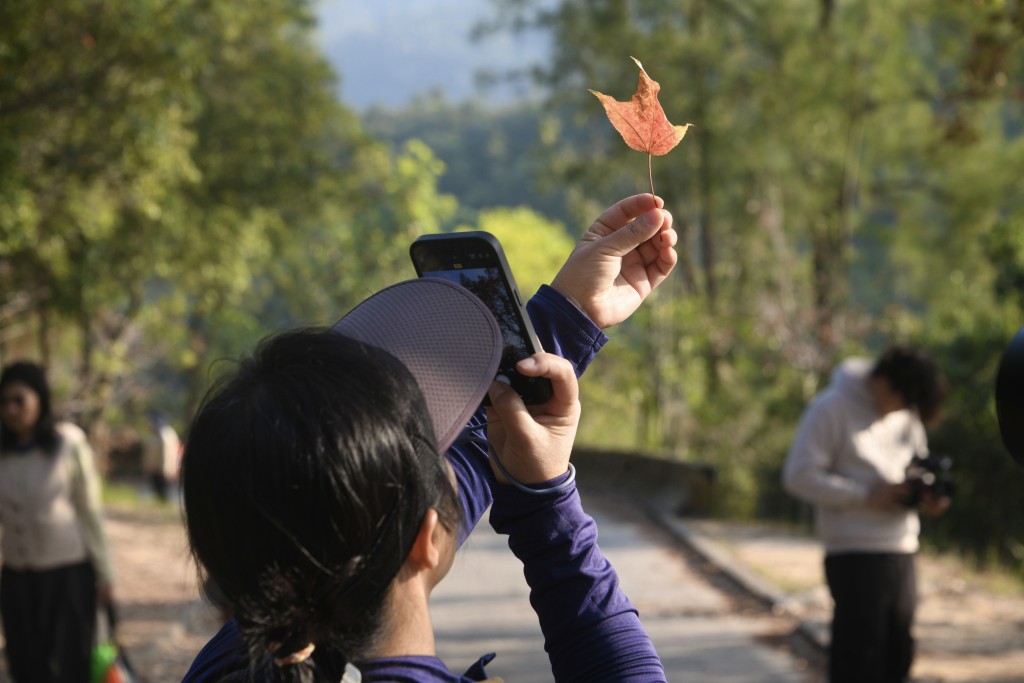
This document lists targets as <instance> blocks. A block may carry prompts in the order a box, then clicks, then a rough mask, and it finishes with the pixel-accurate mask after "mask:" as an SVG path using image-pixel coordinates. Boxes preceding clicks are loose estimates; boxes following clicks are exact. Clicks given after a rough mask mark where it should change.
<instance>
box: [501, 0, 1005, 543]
mask: <svg viewBox="0 0 1024 683" xmlns="http://www.w3.org/2000/svg"><path fill="white" fill-rule="evenodd" d="M494 5H495V7H496V10H497V11H496V15H497V16H498V19H497V20H496V23H495V25H493V26H491V27H490V28H491V29H492V30H495V29H496V28H501V29H502V30H504V29H508V28H516V27H518V28H525V29H528V30H543V31H547V32H549V34H550V36H551V44H552V45H553V46H554V47H553V49H554V55H553V56H552V58H551V59H550V60H549V62H548V63H546V64H543V65H538V66H537V68H536V70H535V73H536V75H537V78H538V80H539V82H540V83H541V84H543V85H544V86H546V87H547V89H548V92H549V93H550V98H549V102H548V105H547V106H548V107H551V108H559V109H564V110H567V111H571V112H575V118H574V119H573V121H574V123H575V124H576V126H577V128H578V129H579V131H581V134H582V131H589V133H588V134H589V142H588V144H583V145H581V144H578V143H577V142H576V141H573V143H572V144H567V145H564V146H559V145H554V146H552V148H550V150H549V152H550V156H549V158H550V160H551V161H550V166H551V167H552V168H553V169H555V170H556V171H557V172H558V173H560V175H561V177H562V178H564V179H565V182H567V183H571V184H572V185H574V186H579V185H584V186H586V187H587V188H588V196H589V197H595V196H616V195H617V194H618V193H619V188H621V187H623V185H625V184H627V183H629V182H634V183H635V182H636V180H637V179H641V178H642V179H644V180H645V178H644V176H645V175H646V174H644V173H643V171H642V169H641V168H639V164H638V163H636V160H635V158H631V157H630V155H629V154H627V152H626V151H624V149H622V146H621V145H620V144H618V140H616V139H615V138H614V135H613V134H609V131H608V129H607V126H606V125H601V124H603V121H602V116H603V113H602V112H601V110H600V108H599V107H596V106H594V102H593V101H592V100H591V99H590V98H588V96H587V92H586V89H587V87H591V86H593V84H595V83H596V84H605V83H615V82H627V81H628V80H629V78H630V77H631V73H630V63H629V60H628V59H626V57H627V56H629V55H634V56H635V57H636V58H638V59H640V60H641V61H642V62H643V63H644V64H645V65H646V66H648V67H649V68H651V69H652V70H656V73H657V74H658V80H659V82H660V83H661V85H662V91H661V102H662V105H663V106H664V108H665V109H666V110H667V111H671V112H673V113H674V115H675V116H677V117H679V118H682V119H684V120H687V121H690V122H692V123H693V124H694V128H693V129H692V130H691V131H690V134H689V135H688V136H687V140H686V142H685V144H684V145H682V146H681V147H680V151H677V152H676V153H675V155H674V156H673V157H670V158H669V161H668V162H667V163H662V164H659V165H656V167H655V170H654V173H655V186H656V187H658V188H659V193H660V194H662V195H663V196H664V197H665V199H666V202H667V205H668V207H669V208H670V209H671V210H672V211H673V213H674V215H675V218H676V226H677V229H679V231H680V235H681V248H682V254H681V264H680V268H679V271H680V272H679V273H678V274H677V276H676V281H675V283H674V285H673V286H674V289H671V290H668V291H665V292H661V296H659V298H658V300H657V301H656V302H655V303H656V306H655V307H654V308H652V309H650V310H648V311H646V312H645V314H644V315H642V316H638V318H637V319H636V320H635V321H633V322H634V324H633V327H632V329H631V330H630V331H629V333H628V335H629V342H628V351H627V352H626V353H625V354H624V355H628V354H633V358H632V359H631V360H629V361H627V362H624V363H623V364H622V366H621V367H620V368H616V369H615V370H614V371H613V370H611V369H608V368H607V367H605V368H604V370H605V371H607V373H608V374H609V375H610V376H608V377H606V378H605V379H606V380H607V381H608V382H609V384H608V386H607V390H608V391H609V392H614V393H617V394H619V396H620V398H618V399H616V400H614V401H613V402H614V405H615V409H616V410H619V411H620V413H621V414H622V415H623V416H629V417H628V419H625V420H623V422H624V423H627V424H634V425H649V428H648V429H646V430H643V431H642V432H640V433H638V434H636V437H637V438H639V439H640V441H639V442H638V444H637V445H640V446H642V447H645V448H649V449H654V450H661V451H664V452H666V453H668V454H673V455H674V456H675V457H686V458H690V459H695V460H703V461H709V462H712V463H713V464H716V465H718V466H719V471H720V473H722V474H723V481H722V482H721V483H722V489H723V493H724V495H723V496H722V498H721V499H720V501H721V504H722V506H723V509H726V510H731V511H733V512H737V513H743V514H754V513H757V512H764V511H774V512H776V513H779V512H782V511H784V510H791V509H792V506H791V505H789V504H787V503H786V500H787V498H786V496H784V495H783V494H782V493H781V492H780V491H779V489H778V484H777V482H778V470H779V467H780V465H781V462H782V458H783V457H784V455H785V452H786V449H787V447H788V444H789V439H790V437H791V436H792V433H793V430H794V428H795V425H796V421H797V418H798V416H799V413H800V411H801V409H802V408H803V406H804V405H805V404H806V401H807V400H808V399H809V398H810V397H811V396H812V395H813V394H814V393H815V392H816V391H817V390H818V389H819V388H820V387H821V384H822V381H823V379H824V378H825V377H826V376H827V373H828V372H829V370H830V369H831V367H832V366H833V365H834V364H835V363H836V362H837V361H838V360H839V359H840V358H841V357H843V356H845V355H848V354H864V355H872V354H874V353H876V352H878V351H879V350H880V349H881V348H882V347H883V346H884V345H885V344H887V343H890V342H907V341H910V342H918V343H922V344H925V345H926V346H928V347H929V348H931V349H932V351H933V352H934V353H935V354H936V355H937V356H938V357H939V358H940V360H941V362H942V364H943V367H944V368H945V369H946V371H947V373H948V375H949V376H950V378H951V380H952V381H951V385H952V387H953V396H952V399H951V402H950V403H951V405H950V406H949V410H948V414H949V415H948V419H947V420H946V422H945V424H944V426H943V427H942V428H941V429H939V430H937V431H936V432H935V433H934V434H933V435H932V442H933V447H934V448H935V449H936V450H947V451H949V452H951V453H953V454H954V455H955V457H956V460H957V466H958V470H957V478H958V480H959V481H962V482H963V483H962V486H961V494H960V495H959V496H958V500H957V501H956V503H955V507H954V512H953V513H952V514H950V515H948V517H947V518H946V519H945V520H943V521H942V522H941V523H938V524H936V525H934V526H933V527H931V528H932V531H933V538H935V539H936V540H941V539H943V538H945V539H946V540H947V541H948V540H949V539H956V542H957V543H958V544H959V545H961V547H965V548H967V549H969V550H970V551H971V552H973V553H974V554H975V555H976V556H978V557H982V556H985V555H986V553H988V554H994V555H1000V556H1002V557H1003V558H1006V557H1008V554H1009V553H1010V549H1011V548H1016V550H1014V551H1013V552H1017V553H1019V548H1020V547H1021V546H1020V539H1021V535H1022V533H1024V512H1022V511H1020V510H1019V509H1018V508H1019V506H1017V507H1013V508H1012V509H1011V507H1010V506H1011V505H1012V504H1010V503H999V502H998V501H1013V500H1017V499H1018V498H1019V497H1020V495H1021V494H1022V493H1024V477H1022V474H1021V473H1020V472H1015V471H1014V468H1013V465H1012V463H1011V461H1010V460H1009V459H1008V458H1007V457H1006V456H1005V454H1004V453H1002V449H1001V447H1000V445H999V443H998V435H997V433H996V430H995V424H994V415H993V408H992V399H991V394H992V379H993V377H994V372H995V363H996V362H997V360H998V353H999V351H1000V349H1001V347H1002V344H1004V343H1005V341H1006V340H1008V339H1009V338H1010V336H1011V334H1012V332H1013V331H1014V330H1015V329H1016V328H1017V327H1018V326H1019V325H1020V323H1021V320H1022V313H1024V311H1022V309H1021V295H1020V291H1021V290H1020V283H1021V280H1020V273H1021V270H1020V266H1021V254H1022V250H1021V240H1020V235H1021V234H1024V233H1022V231H1021V227H1024V226H1022V224H1021V221H1022V218H1024V213H1022V211H1021V208H1022V207H1021V199H1020V198H1021V196H1022V194H1021V192H1020V183H1021V181H1020V174H1019V172H1018V169H1020V168H1022V167H1024V166H1022V162H1024V158H1022V156H1021V155H1022V144H1024V141H1022V139H1021V134H1020V133H1021V130H1022V125H1021V124H1022V122H1024V116H1022V114H1024V112H1022V108H1021V105H1022V101H1024V97H1022V95H1021V93H1022V92H1024V78H1022V76H1024V74H1022V67H1024V63H1022V53H1021V37H1022V32H1024V11H1022V8H1021V6H1020V4H1019V3H1016V2H1002V1H999V0H986V1H984V2H974V3H954V4H946V5H935V4H934V3H927V2H924V1H923V0H899V1H897V2H891V3H886V4H885V5H884V6H883V5H877V4H872V3H834V2H822V3H819V4H813V3H806V2H796V1H795V0H793V1H790V0H787V1H784V2H774V1H773V2H767V1H764V2H761V1H758V0H754V1H752V2H745V3H731V2H718V1H716V0H597V1H595V2H583V1H582V0H561V1H560V2H556V3H554V5H552V4H551V3H539V2H529V1H527V2H523V1H521V0H517V1H515V2H512V1H506V0H494ZM597 371H598V372H601V371H602V369H600V368H599V369H597ZM652 379H655V380H656V381H652ZM652 387H653V391H652ZM609 407H610V408H611V407H612V406H611V405H610V406H609ZM600 436H601V438H602V439H605V438H614V437H610V436H609V435H607V434H601V435H600ZM983 491H984V492H985V493H982V492H983ZM979 528H984V529H988V530H991V533H989V532H988V531H986V532H985V533H979V532H978V531H977V530H978V529H979ZM972 529H973V531H971V530H972ZM1013 539H1016V540H1013ZM1019 560H1020V558H1018V561H1019Z"/></svg>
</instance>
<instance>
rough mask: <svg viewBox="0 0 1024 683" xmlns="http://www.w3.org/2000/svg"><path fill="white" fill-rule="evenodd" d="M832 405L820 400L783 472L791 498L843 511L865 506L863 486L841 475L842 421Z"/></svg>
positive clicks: (805, 419)
mask: <svg viewBox="0 0 1024 683" xmlns="http://www.w3.org/2000/svg"><path fill="white" fill-rule="evenodd" d="M830 406H831V404H830V403H829V402H828V401H822V400H820V399H819V400H816V401H814V402H813V403H812V404H811V405H810V407H808V409H807V411H806V412H805V413H804V416H803V417H802V418H801V420H800V425H799V427H797V432H796V437H795V438H794V440H793V445H792V446H791V447H790V449H789V454H788V455H787V456H786V462H785V464H784V466H783V469H782V483H783V485H784V486H785V488H786V490H787V491H789V492H790V493H791V494H793V495H794V496H796V497H797V498H800V499H801V500H804V501H806V502H808V503H812V504H814V505H821V506H827V507H842V506H845V505H853V504H859V503H863V502H864V500H865V499H866V498H867V497H868V493H869V490H868V488H867V486H865V485H864V484H863V483H861V482H859V481H856V480H854V479H851V478H849V477H844V476H842V475H840V474H837V473H836V472H835V471H834V470H835V468H834V464H833V463H834V460H835V457H836V454H837V452H838V451H839V450H840V449H841V448H842V447H843V445H842V443H841V440H842V438H843V437H842V434H841V428H840V425H839V421H838V420H837V419H836V415H834V411H833V410H831V409H830Z"/></svg>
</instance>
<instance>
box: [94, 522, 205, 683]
mask: <svg viewBox="0 0 1024 683" xmlns="http://www.w3.org/2000/svg"><path fill="white" fill-rule="evenodd" d="M107 534H108V535H109V537H110V544H111V547H112V549H113V553H114V565H115V567H116V571H117V575H118V580H117V585H116V588H115V590H116V597H117V601H118V604H119V606H120V620H121V624H120V627H119V639H120V642H121V644H122V645H123V647H124V648H125V650H126V651H127V653H128V655H129V657H130V659H131V662H132V664H133V665H134V666H135V668H136V669H137V670H138V673H139V674H140V675H141V676H142V677H143V679H144V680H145V681H146V682H147V683H165V682H166V683H170V682H171V681H174V682H177V681H180V680H181V679H182V677H183V676H184V675H185V672H186V671H187V670H188V667H189V665H190V664H191V662H192V659H193V657H195V655H196V653H197V652H199V650H200V649H201V648H202V647H203V645H205V644H206V641H207V640H209V639H210V637H211V636H212V635H213V634H214V633H215V632H216V630H217V628H218V624H217V622H216V619H215V615H214V614H213V613H212V611H211V610H210V609H209V608H208V607H207V606H206V605H204V604H203V602H202V601H201V600H200V598H199V592H198V590H197V588H196V573H195V567H194V565H193V563H192V558H191V557H190V556H189V554H188V550H187V547H186V542H185V534H184V531H183V529H182V525H181V518H180V516H179V515H178V513H177V511H176V510H174V509H173V508H169V507H168V508H150V507H132V508H129V507H112V508H109V509H108V510H107Z"/></svg>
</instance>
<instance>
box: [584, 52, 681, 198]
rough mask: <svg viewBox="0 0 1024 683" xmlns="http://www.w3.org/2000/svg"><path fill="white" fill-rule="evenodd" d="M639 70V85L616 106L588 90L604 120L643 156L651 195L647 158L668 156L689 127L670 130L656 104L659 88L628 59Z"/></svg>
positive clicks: (667, 122) (641, 66)
mask: <svg viewBox="0 0 1024 683" xmlns="http://www.w3.org/2000/svg"><path fill="white" fill-rule="evenodd" d="M630 59H632V60H633V61H634V62H636V65H637V66H638V67H640V82H639V83H637V86H636V92H635V93H634V94H633V97H632V98H630V100H629V102H619V101H617V100H616V99H615V98H613V97H610V96H608V95H605V94H603V93H599V92H597V91H596V90H591V91H590V92H592V93H594V95H596V96H597V99H599V100H601V104H603V105H604V111H605V113H606V114H608V120H610V121H611V122H612V125H613V126H615V130H617V131H619V134H620V135H622V139H623V140H625V141H626V144H627V145H629V146H630V147H632V148H633V149H635V150H637V151H638V152H647V173H648V175H649V176H650V179H651V194H654V174H653V173H652V171H651V156H652V155H655V154H657V155H658V156H661V155H663V154H668V153H669V152H670V151H671V150H672V148H673V147H675V146H676V145H678V144H679V141H680V140H682V139H683V136H684V135H686V131H687V129H688V128H689V127H690V124H689V123H687V124H686V125H683V126H673V125H672V124H671V123H669V121H668V117H667V116H665V110H664V109H662V108H661V103H659V102H658V92H659V91H660V90H661V86H660V85H658V82H657V81H655V80H652V79H651V77H650V76H648V75H647V72H646V71H644V65H643V64H641V63H640V60H638V59H637V58H636V57H631V58H630Z"/></svg>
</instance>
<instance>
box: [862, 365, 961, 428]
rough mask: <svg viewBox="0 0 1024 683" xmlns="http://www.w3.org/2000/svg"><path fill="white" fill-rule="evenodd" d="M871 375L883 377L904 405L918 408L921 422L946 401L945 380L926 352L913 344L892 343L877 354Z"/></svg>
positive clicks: (926, 422) (925, 420)
mask: <svg viewBox="0 0 1024 683" xmlns="http://www.w3.org/2000/svg"><path fill="white" fill-rule="evenodd" d="M871 376H872V377H884V378H885V379H887V380H888V381H889V386H890V387H892V389H893V391H895V392H896V393H897V394H899V395H900V397H901V398H902V399H903V402H904V403H905V404H906V405H907V407H910V408H915V409H917V412H918V415H919V416H920V417H921V421H922V422H924V423H925V424H928V423H930V422H931V421H932V420H933V419H935V418H936V417H938V415H939V412H940V411H941V409H942V404H943V402H944V401H945V400H946V393H947V387H946V380H945V379H944V378H943V376H942V373H941V372H940V371H939V366H938V365H937V364H936V363H935V361H934V360H933V359H932V358H931V356H929V355H928V353H927V352H926V351H925V350H924V349H922V348H920V347H916V346H891V347H889V348H888V349H886V350H885V352H884V353H883V354H882V355H881V356H879V358H878V360H877V361H876V362H875V367H874V369H872V371H871Z"/></svg>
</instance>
